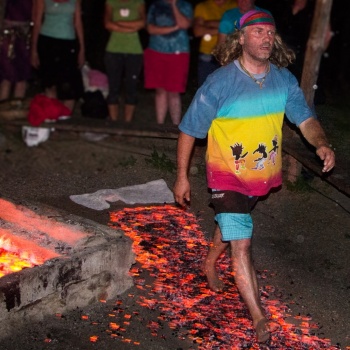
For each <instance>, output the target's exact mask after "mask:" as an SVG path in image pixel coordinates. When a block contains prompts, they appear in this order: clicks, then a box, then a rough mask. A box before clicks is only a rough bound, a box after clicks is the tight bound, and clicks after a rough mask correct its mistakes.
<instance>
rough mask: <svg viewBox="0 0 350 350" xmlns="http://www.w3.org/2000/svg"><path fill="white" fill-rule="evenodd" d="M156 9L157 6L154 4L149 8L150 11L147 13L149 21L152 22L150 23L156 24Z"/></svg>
mask: <svg viewBox="0 0 350 350" xmlns="http://www.w3.org/2000/svg"><path fill="white" fill-rule="evenodd" d="M154 10H155V6H154V4H152V5H151V6H150V7H149V9H148V13H147V23H150V24H155V23H156V21H155V18H154V17H155V16H154V14H155V13H154Z"/></svg>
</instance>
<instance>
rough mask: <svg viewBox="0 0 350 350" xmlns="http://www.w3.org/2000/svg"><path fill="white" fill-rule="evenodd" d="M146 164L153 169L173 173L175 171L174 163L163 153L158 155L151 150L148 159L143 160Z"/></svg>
mask: <svg viewBox="0 0 350 350" xmlns="http://www.w3.org/2000/svg"><path fill="white" fill-rule="evenodd" d="M145 161H146V163H148V164H150V165H152V166H153V167H155V168H157V169H160V170H165V171H168V172H170V173H173V172H174V170H175V169H176V165H175V163H174V162H173V161H172V160H171V159H170V158H169V157H168V156H167V155H166V154H164V153H162V154H159V153H158V152H157V150H155V149H154V150H153V152H152V154H151V157H150V158H145Z"/></svg>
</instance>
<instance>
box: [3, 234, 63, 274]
mask: <svg viewBox="0 0 350 350" xmlns="http://www.w3.org/2000/svg"><path fill="white" fill-rule="evenodd" d="M56 256H59V254H56V253H54V252H51V251H49V250H47V249H44V248H42V247H38V246H36V245H35V244H33V243H32V242H30V241H28V240H24V239H21V238H18V237H15V236H13V237H7V236H2V237H0V277H3V276H5V275H8V274H10V273H13V272H18V271H21V270H22V269H24V268H28V267H33V266H36V265H41V264H43V263H44V262H45V261H46V260H48V259H51V258H53V257H56Z"/></svg>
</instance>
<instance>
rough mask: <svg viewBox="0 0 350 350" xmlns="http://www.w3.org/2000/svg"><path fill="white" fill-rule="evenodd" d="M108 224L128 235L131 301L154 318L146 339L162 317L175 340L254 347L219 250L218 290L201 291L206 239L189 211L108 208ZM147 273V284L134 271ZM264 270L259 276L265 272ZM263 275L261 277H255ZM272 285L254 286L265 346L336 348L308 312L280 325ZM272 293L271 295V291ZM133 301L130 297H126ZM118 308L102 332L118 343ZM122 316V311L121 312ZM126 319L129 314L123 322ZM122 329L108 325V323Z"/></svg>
mask: <svg viewBox="0 0 350 350" xmlns="http://www.w3.org/2000/svg"><path fill="white" fill-rule="evenodd" d="M110 225H111V226H112V227H116V228H118V229H122V230H123V231H124V232H125V234H126V235H127V236H129V237H130V238H131V239H132V240H133V249H134V251H135V253H136V260H137V261H138V263H139V266H134V267H133V268H132V269H131V271H130V273H131V274H132V275H133V276H134V281H135V284H136V286H137V288H138V289H139V290H141V291H143V293H141V292H140V295H138V297H137V303H138V304H139V305H141V306H142V307H145V308H147V309H150V310H157V311H158V312H159V313H160V317H158V319H157V320H150V321H149V323H148V325H147V327H148V328H149V329H150V332H151V334H152V335H153V336H160V335H159V330H160V328H161V327H160V322H161V321H162V320H163V321H164V322H167V323H168V326H169V327H170V328H171V329H172V330H173V334H177V336H178V337H179V338H180V339H185V337H186V338H188V339H190V340H192V342H193V343H194V344H195V345H196V348H198V350H214V349H215V350H216V349H220V350H236V349H237V350H240V349H259V344H258V343H257V342H256V337H255V331H254V329H253V327H252V320H251V318H250V316H249V313H248V311H247V309H246V306H245V304H244V303H243V302H242V300H241V297H240V295H239V293H238V290H237V288H236V285H235V282H234V276H233V275H232V273H231V270H230V260H229V257H228V255H227V254H224V255H223V256H222V258H220V261H219V262H218V266H220V277H221V278H222V280H223V281H224V282H225V286H226V287H225V290H224V291H223V292H222V293H214V292H212V291H211V290H209V288H208V286H207V282H206V279H205V276H204V274H203V273H202V269H201V266H202V262H203V260H204V258H205V256H206V253H207V249H208V247H209V242H208V241H207V240H206V238H205V236H204V234H203V232H202V231H201V230H200V226H199V224H198V220H197V218H196V217H195V215H193V214H192V213H190V212H187V211H184V210H182V209H179V208H176V207H173V206H170V205H165V206H153V207H140V208H125V209H124V210H121V211H117V212H112V213H110ZM144 270H147V271H148V274H149V276H152V278H154V283H153V285H148V284H146V283H145V280H144V279H143V278H141V277H140V276H141V275H140V274H141V273H142V272H143V271H144ZM266 274H267V272H266V271H263V273H261V276H265V275H266ZM261 278H266V277H261ZM274 290H275V287H274V286H270V285H267V284H266V283H264V286H263V287H262V289H261V292H262V296H263V298H262V302H263V307H264V308H265V310H266V313H267V315H268V317H269V318H271V319H272V320H274V321H275V323H276V325H277V327H276V330H274V331H273V334H272V337H271V341H270V344H269V345H270V346H271V347H269V348H271V349H283V350H289V349H293V350H305V349H309V350H316V349H317V350H321V349H322V350H323V349H328V350H336V349H338V347H337V346H333V345H331V342H330V340H329V339H321V338H318V337H317V336H316V335H315V330H316V329H317V328H318V326H317V324H314V323H313V322H312V318H311V317H310V316H301V317H300V319H299V320H296V321H299V322H295V323H299V325H296V324H294V323H292V324H289V323H287V318H288V317H291V315H289V311H290V310H289V307H288V306H287V305H286V304H284V303H283V301H281V300H279V299H278V298H276V297H275V295H274ZM277 294H278V293H277ZM130 297H131V298H134V295H130ZM118 308H119V309H120V310H121V311H122V313H121V314H115V317H114V318H115V319H114V320H113V322H115V323H113V324H110V326H109V332H111V334H113V337H116V338H119V339H121V341H125V340H124V338H123V333H124V332H125V329H126V328H127V327H128V324H126V323H125V318H127V317H124V318H123V316H122V315H123V313H124V312H126V311H127V310H126V309H125V310H123V308H122V307H121V306H119V307H118ZM125 316H126V315H125ZM130 322H132V319H130ZM121 323H122V324H123V327H124V328H125V329H124V328H118V329H117V331H116V330H115V326H114V325H115V324H117V325H119V324H121Z"/></svg>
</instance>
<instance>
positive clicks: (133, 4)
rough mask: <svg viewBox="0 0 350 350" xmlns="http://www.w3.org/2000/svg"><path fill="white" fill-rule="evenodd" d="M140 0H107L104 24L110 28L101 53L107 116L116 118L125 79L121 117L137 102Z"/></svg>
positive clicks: (140, 61)
mask: <svg viewBox="0 0 350 350" xmlns="http://www.w3.org/2000/svg"><path fill="white" fill-rule="evenodd" d="M145 22H146V11H145V5H144V2H143V0H107V1H106V7H105V17H104V25H105V28H106V29H107V30H108V31H110V32H111V34H110V37H109V40H108V43H107V47H106V53H105V67H106V73H107V76H108V83H109V94H108V97H107V104H108V111H109V117H110V119H111V120H114V121H115V120H118V116H119V104H120V95H121V90H122V83H123V79H125V101H124V102H125V103H124V120H125V121H126V122H131V121H132V118H133V116H134V111H135V106H136V103H137V83H138V78H139V75H140V73H141V69H142V64H143V49H142V46H141V42H140V39H139V35H138V31H139V30H140V29H141V28H143V27H144V26H145Z"/></svg>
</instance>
